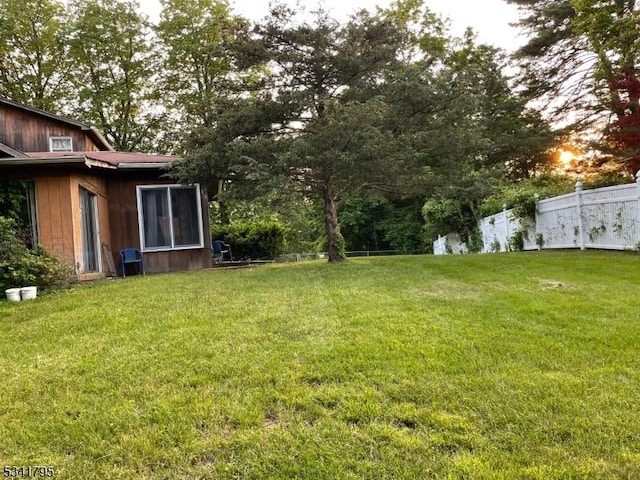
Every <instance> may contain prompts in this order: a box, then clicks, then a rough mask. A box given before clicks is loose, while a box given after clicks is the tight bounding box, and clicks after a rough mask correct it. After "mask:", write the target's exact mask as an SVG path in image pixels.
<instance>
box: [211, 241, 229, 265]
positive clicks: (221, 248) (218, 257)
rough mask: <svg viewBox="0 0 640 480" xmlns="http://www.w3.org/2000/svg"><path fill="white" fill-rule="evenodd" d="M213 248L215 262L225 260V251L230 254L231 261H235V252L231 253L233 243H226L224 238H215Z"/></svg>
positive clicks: (212, 243)
mask: <svg viewBox="0 0 640 480" xmlns="http://www.w3.org/2000/svg"><path fill="white" fill-rule="evenodd" d="M211 248H212V249H213V261H214V262H215V263H221V262H224V255H225V253H226V254H228V256H229V261H230V262H233V254H232V253H231V245H229V244H228V243H224V242H223V241H222V240H214V241H213V242H211Z"/></svg>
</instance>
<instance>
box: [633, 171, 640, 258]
mask: <svg viewBox="0 0 640 480" xmlns="http://www.w3.org/2000/svg"><path fill="white" fill-rule="evenodd" d="M636 186H637V194H638V205H637V208H638V212H637V215H636V235H637V236H636V244H635V246H634V247H635V249H636V250H637V249H638V245H640V170H638V172H637V173H636Z"/></svg>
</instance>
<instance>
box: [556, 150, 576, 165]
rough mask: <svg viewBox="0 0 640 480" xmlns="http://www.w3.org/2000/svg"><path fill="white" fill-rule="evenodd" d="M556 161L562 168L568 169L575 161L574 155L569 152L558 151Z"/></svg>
mask: <svg viewBox="0 0 640 480" xmlns="http://www.w3.org/2000/svg"><path fill="white" fill-rule="evenodd" d="M558 159H559V160H560V163H561V164H562V166H563V167H564V168H569V167H571V162H573V161H574V160H575V159H576V155H575V153H573V152H572V151H570V150H560V153H559V155H558Z"/></svg>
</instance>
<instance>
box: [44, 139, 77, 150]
mask: <svg viewBox="0 0 640 480" xmlns="http://www.w3.org/2000/svg"><path fill="white" fill-rule="evenodd" d="M54 140H68V141H69V149H68V150H67V149H66V148H65V149H64V150H62V149H55V150H54V148H53V142H54ZM49 151H50V152H73V137H49Z"/></svg>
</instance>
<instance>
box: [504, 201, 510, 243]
mask: <svg viewBox="0 0 640 480" xmlns="http://www.w3.org/2000/svg"><path fill="white" fill-rule="evenodd" d="M502 215H503V216H504V231H505V233H506V235H507V238H506V240H505V241H504V249H505V250H506V251H507V252H508V251H509V237H510V236H511V233H510V232H509V215H507V204H506V203H503V204H502Z"/></svg>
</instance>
